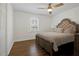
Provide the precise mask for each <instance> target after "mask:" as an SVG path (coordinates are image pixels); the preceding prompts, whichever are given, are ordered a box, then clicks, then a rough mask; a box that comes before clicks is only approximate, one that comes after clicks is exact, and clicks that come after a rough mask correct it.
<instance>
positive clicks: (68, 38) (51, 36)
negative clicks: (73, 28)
mask: <svg viewBox="0 0 79 59" xmlns="http://www.w3.org/2000/svg"><path fill="white" fill-rule="evenodd" d="M37 35H38V36H39V37H41V38H44V39H45V40H48V41H50V42H53V43H54V45H53V49H54V51H58V46H60V45H62V44H66V43H69V42H72V41H74V34H71V33H57V32H42V33H38V34H37Z"/></svg>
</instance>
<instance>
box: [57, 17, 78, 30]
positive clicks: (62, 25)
mask: <svg viewBox="0 0 79 59" xmlns="http://www.w3.org/2000/svg"><path fill="white" fill-rule="evenodd" d="M71 26H73V27H74V28H75V29H76V27H77V24H76V23H75V22H73V21H71V20H70V19H68V18H65V19H63V20H62V21H61V22H60V23H59V24H58V25H57V28H63V30H64V31H65V30H66V29H68V28H69V27H71Z"/></svg>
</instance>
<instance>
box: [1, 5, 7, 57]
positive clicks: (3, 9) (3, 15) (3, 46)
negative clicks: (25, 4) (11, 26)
mask: <svg viewBox="0 0 79 59" xmlns="http://www.w3.org/2000/svg"><path fill="white" fill-rule="evenodd" d="M0 10H1V12H0V17H1V18H0V20H1V23H0V24H1V28H0V56H2V55H7V53H6V38H7V37H6V4H0Z"/></svg>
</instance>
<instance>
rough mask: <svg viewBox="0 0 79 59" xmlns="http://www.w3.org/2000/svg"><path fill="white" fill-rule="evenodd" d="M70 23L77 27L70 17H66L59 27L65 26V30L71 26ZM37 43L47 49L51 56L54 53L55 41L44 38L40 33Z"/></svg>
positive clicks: (37, 36)
mask: <svg viewBox="0 0 79 59" xmlns="http://www.w3.org/2000/svg"><path fill="white" fill-rule="evenodd" d="M70 25H74V26H75V27H76V23H75V22H72V21H70V20H69V19H68V18H65V19H63V20H62V21H61V22H60V23H59V24H58V25H57V28H63V29H64V30H66V29H67V28H69V27H70ZM36 44H37V46H40V47H41V48H43V49H45V50H46V51H47V52H48V53H49V55H50V56H52V55H54V53H55V51H54V50H53V42H52V43H51V42H49V41H47V40H45V39H44V38H41V37H39V35H36Z"/></svg>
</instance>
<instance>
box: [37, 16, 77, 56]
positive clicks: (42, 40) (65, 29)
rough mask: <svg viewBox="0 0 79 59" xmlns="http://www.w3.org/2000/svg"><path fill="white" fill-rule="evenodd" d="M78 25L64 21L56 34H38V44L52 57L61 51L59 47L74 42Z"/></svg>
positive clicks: (58, 26) (57, 28)
mask: <svg viewBox="0 0 79 59" xmlns="http://www.w3.org/2000/svg"><path fill="white" fill-rule="evenodd" d="M75 33H76V23H75V22H72V21H70V20H69V19H67V18H65V19H63V20H62V21H61V22H60V23H59V24H58V25H57V27H56V31H55V32H41V33H38V34H36V44H37V45H38V46H40V47H41V48H43V49H45V50H46V51H47V52H48V53H49V54H50V55H54V52H58V51H59V48H58V47H59V46H61V45H64V44H68V43H71V42H74V38H75Z"/></svg>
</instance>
